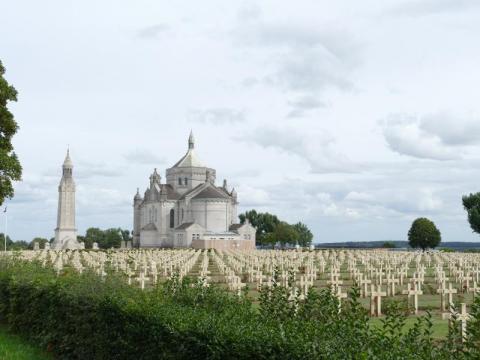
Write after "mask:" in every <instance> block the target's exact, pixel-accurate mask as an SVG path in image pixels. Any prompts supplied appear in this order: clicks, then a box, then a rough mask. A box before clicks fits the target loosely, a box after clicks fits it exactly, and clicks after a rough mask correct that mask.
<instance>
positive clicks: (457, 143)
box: [382, 112, 480, 160]
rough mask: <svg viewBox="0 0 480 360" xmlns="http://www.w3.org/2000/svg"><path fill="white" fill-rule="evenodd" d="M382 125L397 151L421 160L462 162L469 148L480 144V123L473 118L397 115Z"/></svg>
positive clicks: (392, 146) (447, 114)
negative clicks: (460, 160)
mask: <svg viewBox="0 0 480 360" xmlns="http://www.w3.org/2000/svg"><path fill="white" fill-rule="evenodd" d="M382 125H383V135H384V138H385V140H386V141H387V144H388V145H389V147H390V148H391V149H392V150H393V151H395V152H397V153H399V154H402V155H409V156H413V157H417V158H423V159H433V160H455V159H460V158H462V157H463V156H464V155H465V154H466V153H467V148H466V147H467V146H469V145H476V144H479V143H480V119H479V118H478V117H475V116H471V115H468V116H461V115H454V114H452V113H449V112H439V113H435V114H427V115H424V116H421V117H418V116H412V115H408V114H395V115H389V116H388V117H387V118H386V119H385V120H384V121H383V122H382Z"/></svg>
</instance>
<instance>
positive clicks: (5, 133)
mask: <svg viewBox="0 0 480 360" xmlns="http://www.w3.org/2000/svg"><path fill="white" fill-rule="evenodd" d="M3 74H5V68H4V67H3V65H2V62H1V61H0V205H1V204H3V202H4V201H5V198H11V197H12V196H13V192H14V191H13V185H12V181H18V180H20V179H21V177H22V166H21V165H20V162H19V161H18V158H17V155H16V154H15V152H14V151H13V145H12V137H13V135H15V133H16V132H17V129H18V125H17V123H16V122H15V119H14V118H13V114H12V113H11V112H10V111H9V110H8V108H7V103H8V102H9V101H17V90H15V88H14V87H13V86H11V85H9V84H8V82H7V80H5V79H4V78H3Z"/></svg>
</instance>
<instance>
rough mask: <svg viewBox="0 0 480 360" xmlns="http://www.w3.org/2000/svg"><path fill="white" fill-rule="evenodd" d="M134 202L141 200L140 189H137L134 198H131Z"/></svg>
mask: <svg viewBox="0 0 480 360" xmlns="http://www.w3.org/2000/svg"><path fill="white" fill-rule="evenodd" d="M133 199H134V200H135V201H136V200H142V196H141V195H140V189H139V188H137V193H136V194H135V197H134V198H133Z"/></svg>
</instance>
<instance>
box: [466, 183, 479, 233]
mask: <svg viewBox="0 0 480 360" xmlns="http://www.w3.org/2000/svg"><path fill="white" fill-rule="evenodd" d="M462 202H463V207H464V209H465V210H466V211H467V215H468V222H469V223H470V227H471V228H472V230H473V231H474V232H476V233H477V234H480V192H478V193H475V194H469V195H465V196H463V197H462Z"/></svg>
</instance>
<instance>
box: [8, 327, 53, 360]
mask: <svg viewBox="0 0 480 360" xmlns="http://www.w3.org/2000/svg"><path fill="white" fill-rule="evenodd" d="M0 359H2V360H3V359H5V360H36V359H38V360H47V359H51V357H50V356H47V355H46V354H45V353H44V352H43V351H41V350H40V349H38V348H36V347H35V346H33V345H31V344H29V343H28V342H26V341H25V340H23V339H22V338H21V337H19V336H16V335H13V334H11V333H10V332H9V330H8V328H7V327H6V326H4V325H0Z"/></svg>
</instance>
